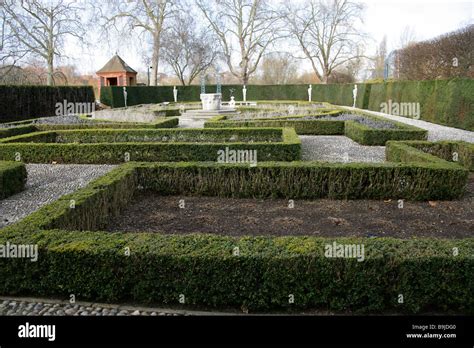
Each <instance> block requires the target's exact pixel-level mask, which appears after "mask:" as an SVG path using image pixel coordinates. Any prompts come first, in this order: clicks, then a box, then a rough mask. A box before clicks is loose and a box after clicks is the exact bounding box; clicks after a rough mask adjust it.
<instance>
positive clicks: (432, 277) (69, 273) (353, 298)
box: [0, 161, 474, 313]
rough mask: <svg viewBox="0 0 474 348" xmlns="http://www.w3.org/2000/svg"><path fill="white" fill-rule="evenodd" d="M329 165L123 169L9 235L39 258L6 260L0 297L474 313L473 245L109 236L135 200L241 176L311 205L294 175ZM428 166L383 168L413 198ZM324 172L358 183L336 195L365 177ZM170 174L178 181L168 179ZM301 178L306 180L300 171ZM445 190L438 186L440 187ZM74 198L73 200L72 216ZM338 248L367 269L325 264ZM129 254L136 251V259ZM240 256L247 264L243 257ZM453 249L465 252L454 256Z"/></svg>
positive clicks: (5, 237) (226, 187)
mask: <svg viewBox="0 0 474 348" xmlns="http://www.w3.org/2000/svg"><path fill="white" fill-rule="evenodd" d="M440 163H441V164H439V167H438V166H436V167H432V170H434V171H437V172H438V173H437V174H438V175H437V177H438V178H439V180H440V181H441V180H444V181H445V185H448V184H449V181H450V179H448V178H446V175H445V174H446V172H445V171H444V169H443V168H442V167H443V166H446V167H449V168H452V169H453V170H459V169H458V168H459V166H457V165H455V164H451V163H447V162H446V164H445V163H444V161H441V162H440ZM321 166H323V165H322V164H318V163H294V164H289V163H264V164H259V166H258V167H257V168H248V167H247V168H244V167H243V166H236V165H216V164H203V163H168V164H164V163H161V164H152V163H147V164H145V163H142V164H139V163H128V164H124V165H122V166H120V167H118V168H116V169H114V170H113V171H111V172H110V173H108V174H107V175H105V176H103V177H101V178H99V179H97V180H95V181H93V182H92V183H90V184H89V185H88V186H87V187H85V188H83V189H81V190H78V191H76V192H75V193H72V194H70V195H67V196H64V197H62V198H60V199H59V200H57V201H55V202H54V203H52V204H50V205H47V206H44V207H43V208H41V209H40V210H39V211H37V212H35V213H33V214H31V215H30V216H28V217H27V218H25V219H24V220H22V221H20V222H18V223H16V224H14V225H11V226H9V227H6V228H4V229H3V230H1V231H0V244H5V243H6V242H10V243H21V244H37V245H38V249H39V257H38V261H37V262H31V261H30V260H28V259H14V258H10V259H4V258H3V259H0V278H1V279H2V282H0V293H2V294H8V295H34V296H55V297H69V296H70V294H74V295H75V296H76V299H80V300H91V301H97V302H98V301H100V302H118V301H121V302H122V301H133V302H140V303H152V304H157V303H160V304H165V305H179V302H178V301H179V299H180V295H184V296H185V305H186V306H188V307H189V306H211V307H217V308H229V307H234V308H241V309H243V310H251V311H255V310H265V311H268V310H275V309H288V310H291V309H300V310H301V309H312V308H314V309H324V310H333V311H347V310H348V311H354V312H375V313H381V312H386V311H397V312H405V313H419V312H423V311H450V312H452V311H454V312H463V313H474V297H473V296H472V293H473V292H474V278H473V277H472V274H473V271H474V259H473V258H472V255H473V253H474V239H473V238H468V239H461V240H444V239H409V240H400V239H392V238H317V237H264V236H262V237H240V238H235V237H226V236H215V235H210V234H193V235H160V234H157V233H108V232H102V231H100V229H101V228H103V227H104V226H105V225H106V224H107V221H108V220H109V219H111V218H113V217H114V216H116V214H119V213H120V211H121V209H122V208H123V207H125V206H126V205H127V204H128V203H129V201H130V200H131V199H132V197H133V194H134V192H135V190H141V189H146V190H154V191H155V192H159V193H165V194H166V193H171V192H174V193H176V192H186V194H198V195H201V194H203V193H205V192H203V189H204V187H207V188H211V187H217V186H220V188H219V190H218V191H219V192H217V191H215V190H214V191H213V193H219V194H222V193H225V192H230V191H232V190H233V191H234V192H240V190H239V187H238V182H236V181H235V180H234V179H235V178H239V180H240V182H241V183H245V182H253V183H254V188H260V189H262V190H263V191H260V192H259V191H254V192H252V191H250V190H248V189H249V188H250V187H249V185H247V184H245V185H244V186H246V187H245V188H244V191H243V192H244V195H248V196H251V197H253V196H267V193H266V185H265V183H263V182H261V180H264V181H266V182H267V183H274V182H279V183H280V184H284V185H289V186H290V187H291V192H290V189H288V190H283V188H282V189H281V191H285V192H287V193H288V194H291V197H305V196H306V193H305V192H307V191H308V190H307V187H305V186H304V185H306V184H307V182H304V183H303V182H302V183H301V184H299V186H300V188H299V189H296V187H295V185H297V183H298V181H297V180H294V179H296V178H294V174H295V173H296V172H300V173H302V172H307V170H308V169H310V168H314V169H316V170H319V169H321ZM430 166H432V164H431V163H426V164H423V165H421V164H414V163H411V164H391V165H390V166H387V167H386V168H385V170H387V171H390V170H391V171H392V172H393V173H398V174H402V173H403V174H404V175H406V177H407V178H415V179H416V180H417V182H416V183H414V184H415V185H414V187H413V188H415V189H419V187H418V183H419V184H422V185H430V183H429V182H426V181H425V180H424V179H425V177H424V175H423V174H422V173H423V172H424V171H425V170H426V169H427V168H429V167H430ZM323 167H324V168H325V171H326V172H328V173H329V175H331V173H333V171H337V170H338V169H340V168H344V167H345V168H346V169H347V171H348V173H352V175H351V177H352V178H353V179H352V180H350V179H348V177H345V178H341V180H340V181H339V183H338V185H347V186H349V187H351V186H354V181H357V180H359V179H360V178H361V177H360V171H359V169H360V168H358V167H355V168H354V166H353V165H347V164H334V165H327V166H326V165H324V166H323ZM365 167H366V171H367V175H366V176H365V178H372V180H377V178H380V180H381V183H385V185H390V183H389V182H387V181H385V180H384V179H386V178H383V175H382V177H381V176H380V175H377V171H376V172H372V171H371V170H370V169H372V168H381V170H383V168H384V167H385V166H381V165H365ZM371 167H372V168H371ZM410 167H411V170H408V169H407V168H410ZM242 170H245V171H246V172H245V173H244V172H242ZM248 170H250V171H253V175H249V172H248ZM282 170H286V171H287V175H286V180H285V181H279V179H278V177H277V176H273V174H274V173H275V171H282ZM461 170H462V169H461ZM464 171H465V170H464ZM219 172H220V173H219ZM199 174H200V175H202V177H203V178H204V180H205V184H204V185H201V184H199V179H198V178H197V175H199ZM215 174H218V178H217V182H218V184H217V185H216V184H215V183H214V181H216V180H214V181H213V180H212V176H213V175H215ZM229 174H230V175H231V177H230V178H229V181H228V182H223V181H222V178H224V177H225V175H229ZM334 174H336V173H334ZM378 174H380V172H379V173H378ZM173 175H178V176H176V177H175V178H176V179H174V180H171V181H170V179H171V178H172V176H173ZM163 176H164V177H163ZM299 176H300V177H301V176H303V177H305V175H304V174H303V173H302V174H300V175H299ZM310 177H311V178H313V179H312V180H318V179H314V176H313V175H311V176H307V178H310ZM335 177H337V176H335ZM319 180H323V177H319ZM440 181H438V182H433V183H431V185H432V186H433V187H435V188H436V187H437V185H438V184H439V182H440ZM293 183H294V184H293ZM183 184H184V185H185V186H184V187H183V186H182V185H183ZM143 185H146V187H142V186H143ZM166 185H168V187H167V186H166ZM169 185H171V187H170V186H169ZM292 185H293V186H292ZM369 189H370V188H368V190H369ZM372 189H373V187H372ZM206 192H208V193H211V191H206ZM366 192H367V191H366ZM71 200H74V202H75V207H74V209H72V208H71ZM334 241H336V242H337V243H339V244H363V245H364V248H365V260H364V261H363V262H358V261H357V260H356V259H344V258H327V257H325V255H324V251H325V245H327V244H332V243H333V242H334ZM126 248H128V250H130V255H129V256H127V254H126V252H125V251H126ZM235 248H238V250H239V256H234V251H235ZM454 248H457V250H458V252H459V254H457V255H456V256H454V255H455V254H454V253H453V249H454ZM38 279H39V280H38ZM400 294H402V295H403V297H404V302H403V303H402V304H400V303H399V302H398V298H399V295H400ZM290 295H293V296H294V299H295V301H294V303H290V301H288V299H289V296H290Z"/></svg>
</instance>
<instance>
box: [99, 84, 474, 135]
mask: <svg viewBox="0 0 474 348" xmlns="http://www.w3.org/2000/svg"><path fill="white" fill-rule="evenodd" d="M312 86H313V93H312V99H313V100H315V101H325V102H329V103H331V104H336V105H346V106H352V90H353V89H354V85H353V84H329V85H312ZM177 89H178V101H179V102H193V101H194V102H195V101H199V94H200V93H201V87H200V86H186V87H183V86H180V87H177ZM357 89H358V92H357V102H356V106H357V107H358V108H361V109H369V110H373V111H381V103H383V102H388V100H392V102H398V103H420V111H421V119H422V120H425V121H428V122H433V123H438V124H442V125H446V126H450V127H456V128H462V129H467V130H471V131H472V130H474V107H473V106H474V105H473V104H474V81H473V80H472V79H452V80H432V81H392V82H383V83H359V84H357ZM231 90H233V91H232V95H234V96H235V99H236V100H242V86H241V85H226V86H222V95H223V99H224V100H230V96H231ZM215 91H216V86H214V85H210V86H206V92H208V93H211V92H215ZM101 93H102V95H101V101H102V102H103V103H104V104H107V105H110V106H112V107H122V106H124V99H123V89H122V87H103V88H102V89H101ZM127 93H128V95H127V98H128V105H137V104H146V103H161V102H171V101H173V87H172V86H156V87H139V86H134V87H127ZM247 100H308V85H250V86H247Z"/></svg>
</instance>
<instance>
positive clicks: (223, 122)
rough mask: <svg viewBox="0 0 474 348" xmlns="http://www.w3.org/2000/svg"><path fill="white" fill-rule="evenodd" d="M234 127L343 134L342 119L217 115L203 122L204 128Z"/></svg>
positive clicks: (300, 132) (302, 133)
mask: <svg viewBox="0 0 474 348" xmlns="http://www.w3.org/2000/svg"><path fill="white" fill-rule="evenodd" d="M227 127H231V128H235V127H291V128H294V129H295V131H296V133H297V134H301V135H315V134H317V135H340V134H344V121H331V120H321V121H317V120H301V121H295V120H285V119H273V118H272V119H266V120H264V119H258V120H249V121H247V120H245V121H237V120H235V121H233V120H227V119H226V116H217V117H214V118H212V119H211V120H209V121H207V122H205V123H204V128H227Z"/></svg>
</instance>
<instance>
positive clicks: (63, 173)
mask: <svg viewBox="0 0 474 348" xmlns="http://www.w3.org/2000/svg"><path fill="white" fill-rule="evenodd" d="M113 168H115V166H112V165H83V164H27V165H26V169H27V171H28V181H27V184H26V187H25V190H24V191H22V192H20V193H18V194H16V195H13V196H11V197H8V198H6V199H3V200H0V216H1V220H0V228H2V227H5V226H7V225H9V224H12V223H14V222H15V221H18V220H20V219H22V218H24V217H25V216H27V215H29V214H31V213H33V212H34V211H36V210H38V209H39V208H40V207H41V206H43V205H45V204H48V203H51V202H53V201H55V200H56V199H58V198H59V197H61V196H63V195H65V194H68V193H71V192H74V191H76V190H77V189H79V188H81V187H84V186H86V185H87V184H88V183H89V182H90V181H92V180H93V179H96V178H98V177H100V176H102V175H104V174H106V173H107V172H109V171H110V170H112V169H113Z"/></svg>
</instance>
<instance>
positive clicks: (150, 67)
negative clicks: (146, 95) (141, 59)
mask: <svg viewBox="0 0 474 348" xmlns="http://www.w3.org/2000/svg"><path fill="white" fill-rule="evenodd" d="M147 68H148V86H149V85H150V69H153V67H152V66H149V65H148V66H147Z"/></svg>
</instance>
